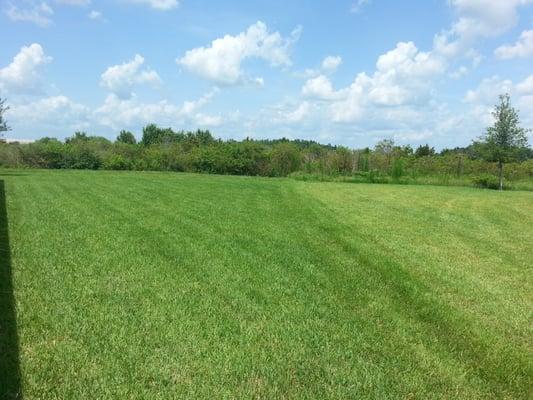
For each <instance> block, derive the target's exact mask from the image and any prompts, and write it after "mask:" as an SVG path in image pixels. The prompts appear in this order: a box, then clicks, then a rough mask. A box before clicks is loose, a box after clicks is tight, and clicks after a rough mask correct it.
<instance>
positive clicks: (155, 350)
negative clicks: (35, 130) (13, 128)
mask: <svg viewBox="0 0 533 400" xmlns="http://www.w3.org/2000/svg"><path fill="white" fill-rule="evenodd" d="M0 195H1V196H0V200H1V203H5V205H4V204H0V206H2V209H3V211H1V210H0V223H1V225H0V239H1V243H0V246H1V247H0V250H1V254H2V263H1V264H0V267H1V268H2V270H1V271H2V272H1V275H0V278H2V281H1V283H0V284H1V286H0V289H1V297H0V301H1V304H0V312H1V314H0V322H1V327H2V331H1V332H0V333H1V334H2V336H1V342H0V346H1V347H0V350H1V351H2V353H1V358H0V367H1V368H0V373H1V376H0V388H2V390H3V393H0V397H1V396H2V395H7V398H10V397H9V396H11V397H14V393H16V392H18V391H20V390H21V391H22V393H23V396H24V398H26V399H89V398H91V399H111V398H119V399H170V398H209V399H218V398H228V399H230V398H231V399H233V398H264V399H273V398H302V399H303V398H306V399H327V398H331V399H339V398H358V399H367V398H368V399H482V398H483V399H495V398H498V399H505V398H508V399H515V398H516V399H519V398H523V399H526V398H531V397H530V396H531V394H532V391H531V390H532V385H533V350H532V348H533V339H532V333H533V332H532V310H533V307H532V306H533V276H532V269H533V268H532V264H533V256H532V248H533V193H531V192H520V191H516V192H503V193H498V192H495V191H486V190H479V189H470V188H453V187H433V186H414V185H412V186H398V185H367V184H349V183H324V182H300V181H295V180H291V179H266V178H249V177H225V176H205V175H189V174H172V173H129V172H125V173H118V172H73V171H61V172H55V171H0ZM6 209H7V215H6ZM6 222H8V228H7V227H6ZM15 320H16V325H15V323H14V322H15Z"/></svg>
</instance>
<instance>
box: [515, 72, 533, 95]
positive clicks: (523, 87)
mask: <svg viewBox="0 0 533 400" xmlns="http://www.w3.org/2000/svg"><path fill="white" fill-rule="evenodd" d="M516 91H517V92H518V93H519V94H522V95H530V94H531V95H533V75H530V76H528V77H527V78H526V79H524V80H523V81H522V82H520V83H518V84H517V85H516Z"/></svg>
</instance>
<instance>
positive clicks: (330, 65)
mask: <svg viewBox="0 0 533 400" xmlns="http://www.w3.org/2000/svg"><path fill="white" fill-rule="evenodd" d="M341 64H342V58H341V57H339V56H337V57H333V56H327V57H326V58H324V60H323V61H322V69H323V70H324V71H326V72H335V71H336V70H337V68H338V67H339V65H341Z"/></svg>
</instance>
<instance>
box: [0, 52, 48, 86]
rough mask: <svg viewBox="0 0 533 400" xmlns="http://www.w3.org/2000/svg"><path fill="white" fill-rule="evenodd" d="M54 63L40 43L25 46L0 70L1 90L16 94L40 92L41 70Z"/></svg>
mask: <svg viewBox="0 0 533 400" xmlns="http://www.w3.org/2000/svg"><path fill="white" fill-rule="evenodd" d="M50 61H52V57H49V56H47V55H46V54H45V53H44V50H43V48H42V47H41V45H40V44H38V43H33V44H31V45H30V46H27V47H26V46H24V47H22V48H21V49H20V51H19V53H18V54H17V55H16V56H15V57H14V58H13V61H12V62H11V63H10V64H9V65H8V66H6V67H4V68H2V69H0V89H2V90H3V91H4V90H5V91H8V92H11V93H14V94H23V93H36V92H39V91H40V86H41V79H40V75H39V68H40V67H41V66H43V65H45V64H47V63H49V62H50Z"/></svg>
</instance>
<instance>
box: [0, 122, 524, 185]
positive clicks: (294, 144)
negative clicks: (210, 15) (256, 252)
mask: <svg viewBox="0 0 533 400" xmlns="http://www.w3.org/2000/svg"><path fill="white" fill-rule="evenodd" d="M481 156H482V154H481V153H480V152H478V151H477V147H476V145H472V146H469V147H467V148H457V149H453V150H443V151H442V152H440V153H438V154H437V153H436V152H435V150H434V149H433V148H431V147H430V146H428V145H425V146H420V147H418V148H416V149H412V148H411V147H410V146H396V145H395V144H394V143H393V142H392V141H390V140H383V141H381V142H380V143H378V144H377V145H376V146H375V148H374V149H369V148H366V149H361V150H351V149H348V148H346V147H341V146H331V145H322V144H318V143H316V142H313V141H305V140H287V139H280V140H252V139H246V140H243V141H235V140H227V141H224V140H220V139H215V138H214V137H213V136H212V134H211V133H210V132H209V131H202V130H199V131H196V132H174V131H173V130H172V129H169V128H167V129H162V128H158V127H157V126H155V125H148V126H146V127H145V128H144V130H143V135H142V140H141V141H140V143H136V140H135V136H134V135H133V134H132V133H130V132H126V131H123V132H121V133H120V134H119V135H118V137H117V140H116V141H115V142H114V143H113V142H111V141H109V140H107V139H105V138H103V137H96V136H87V135H86V134H85V133H83V132H77V133H76V134H75V135H74V136H72V137H70V138H68V139H67V140H66V141H65V142H61V141H59V140H57V139H52V138H44V139H40V140H38V141H36V142H35V143H31V144H16V143H14V144H0V166H4V167H11V168H21V167H31V168H50V169H63V168H65V169H94V170H96V169H105V170H145V171H148V170H150V171H182V172H183V171H185V172H201V173H215V174H231V175H255V176H287V175H289V174H295V175H296V176H297V177H299V178H302V179H331V178H334V177H352V178H353V179H356V180H359V181H363V182H388V181H397V182H409V181H424V178H427V177H437V178H438V179H437V180H436V181H435V180H434V181H435V182H436V183H437V181H438V182H446V181H452V182H463V183H464V184H472V183H474V184H477V185H480V186H486V187H491V186H493V187H497V186H498V182H497V178H496V175H497V172H498V163H497V162H490V161H484V160H483V159H482V157H481ZM517 160H518V161H519V162H515V163H511V164H509V166H508V167H507V168H506V170H505V177H506V179H507V182H508V185H510V184H513V182H520V181H521V180H528V179H529V178H531V177H533V151H531V149H529V148H527V147H524V148H523V150H522V152H521V154H519V155H518V158H517Z"/></svg>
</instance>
